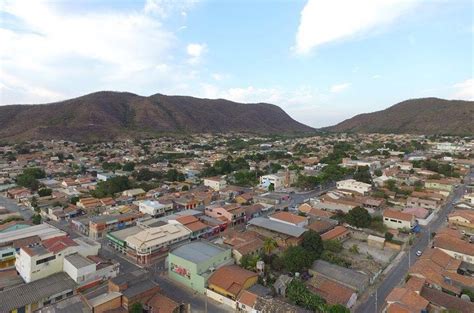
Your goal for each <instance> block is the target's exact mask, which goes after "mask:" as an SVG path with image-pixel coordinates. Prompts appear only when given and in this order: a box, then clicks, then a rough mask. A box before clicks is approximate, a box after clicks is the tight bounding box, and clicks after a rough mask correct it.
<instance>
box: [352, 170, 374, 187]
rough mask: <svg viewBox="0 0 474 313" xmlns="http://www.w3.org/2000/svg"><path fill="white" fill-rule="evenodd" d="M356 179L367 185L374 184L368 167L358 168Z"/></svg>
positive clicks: (355, 174)
mask: <svg viewBox="0 0 474 313" xmlns="http://www.w3.org/2000/svg"><path fill="white" fill-rule="evenodd" d="M354 179H355V180H357V181H361V182H364V183H366V184H372V176H371V175H370V170H369V167H368V166H361V167H358V168H357V170H356V171H355V172H354Z"/></svg>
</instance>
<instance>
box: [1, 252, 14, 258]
mask: <svg viewBox="0 0 474 313" xmlns="http://www.w3.org/2000/svg"><path fill="white" fill-rule="evenodd" d="M11 255H13V252H7V253H4V254H2V258H4V257H7V256H11Z"/></svg>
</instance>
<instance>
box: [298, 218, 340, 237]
mask: <svg viewBox="0 0 474 313" xmlns="http://www.w3.org/2000/svg"><path fill="white" fill-rule="evenodd" d="M336 225H337V221H333V220H330V219H317V220H315V221H314V222H312V223H311V224H309V225H308V226H306V228H308V229H309V230H312V231H314V232H316V233H318V234H319V235H321V234H323V233H325V232H327V231H329V230H331V229H333V228H334V227H335V226H336Z"/></svg>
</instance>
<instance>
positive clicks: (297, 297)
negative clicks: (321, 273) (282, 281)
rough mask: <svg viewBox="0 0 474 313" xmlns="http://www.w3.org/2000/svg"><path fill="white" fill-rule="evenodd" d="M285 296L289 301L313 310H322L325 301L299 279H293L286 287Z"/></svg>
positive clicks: (324, 306)
mask: <svg viewBox="0 0 474 313" xmlns="http://www.w3.org/2000/svg"><path fill="white" fill-rule="evenodd" d="M286 296H287V297H288V299H289V300H290V302H291V303H293V304H296V305H299V306H302V307H304V308H305V309H308V310H311V311H313V312H324V311H325V309H326V301H324V299H323V298H321V297H320V296H318V295H316V294H314V293H312V292H311V291H309V290H308V288H307V287H306V285H305V284H304V283H303V282H302V281H301V280H299V279H296V278H295V279H293V280H292V281H291V282H290V283H289V285H288V288H287V289H286Z"/></svg>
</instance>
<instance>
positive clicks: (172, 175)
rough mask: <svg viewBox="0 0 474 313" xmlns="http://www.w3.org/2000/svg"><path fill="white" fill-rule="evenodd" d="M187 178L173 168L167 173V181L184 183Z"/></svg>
mask: <svg viewBox="0 0 474 313" xmlns="http://www.w3.org/2000/svg"><path fill="white" fill-rule="evenodd" d="M185 179H186V178H185V177H184V174H183V173H181V172H178V170H177V169H175V168H172V169H170V170H168V172H166V180H168V181H172V182H174V181H184V180H185Z"/></svg>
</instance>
